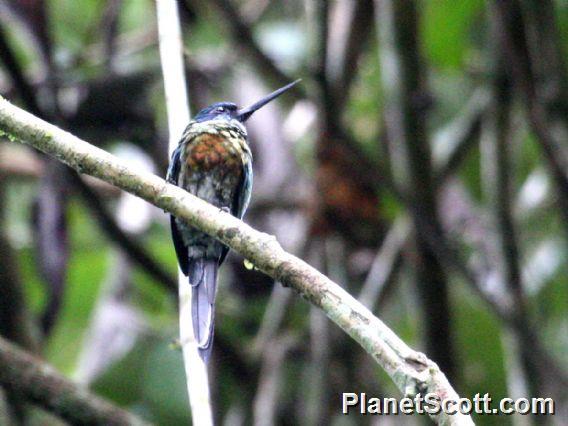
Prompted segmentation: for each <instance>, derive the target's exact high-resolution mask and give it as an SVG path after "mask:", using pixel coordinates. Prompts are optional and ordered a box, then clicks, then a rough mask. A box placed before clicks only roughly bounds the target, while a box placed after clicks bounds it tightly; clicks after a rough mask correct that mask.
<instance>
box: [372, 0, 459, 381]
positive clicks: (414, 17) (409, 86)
mask: <svg viewBox="0 0 568 426" xmlns="http://www.w3.org/2000/svg"><path fill="white" fill-rule="evenodd" d="M376 6H377V7H376V10H377V11H378V12H377V15H378V24H379V25H378V26H379V29H380V41H381V62H382V73H383V85H384V88H385V91H386V94H387V99H389V103H388V104H387V105H386V107H385V114H386V117H387V120H386V122H387V126H386V131H387V135H388V139H389V141H390V146H389V149H390V151H391V157H392V164H393V169H394V170H393V174H394V179H395V182H396V184H397V186H398V187H399V188H400V189H402V191H403V192H404V193H405V196H406V197H407V198H408V201H409V203H410V205H411V209H412V214H413V221H414V229H415V232H416V234H415V239H414V245H415V248H416V283H417V286H418V289H419V292H420V298H421V299H422V300H421V302H422V304H423V307H424V324H425V334H426V347H427V353H428V354H430V355H431V356H432V358H433V359H434V360H435V361H436V362H438V363H439V364H440V366H441V368H442V369H443V370H444V371H446V372H447V374H448V376H449V377H454V376H455V366H454V359H453V352H454V350H453V345H452V341H451V329H450V323H451V318H450V307H449V300H448V288H447V280H446V276H445V274H444V271H443V269H442V265H441V263H440V261H439V258H438V256H437V255H436V253H435V252H434V249H435V248H434V247H433V246H432V245H430V244H429V243H428V241H427V240H426V238H425V234H426V233H429V232H430V231H434V232H435V233H436V234H437V235H441V227H440V225H439V220H438V215H437V212H436V194H435V189H434V188H435V185H434V179H433V173H432V164H431V153H430V147H429V140H428V138H427V136H426V109H427V107H428V104H429V102H430V100H429V96H428V93H427V91H426V87H425V70H424V67H423V66H422V61H421V57H420V50H419V42H418V13H417V10H416V3H415V2H414V1H413V0H402V1H392V0H391V1H382V2H380V4H376ZM425 224H427V225H428V228H429V229H428V230H423V229H421V228H423V227H424V226H425Z"/></svg>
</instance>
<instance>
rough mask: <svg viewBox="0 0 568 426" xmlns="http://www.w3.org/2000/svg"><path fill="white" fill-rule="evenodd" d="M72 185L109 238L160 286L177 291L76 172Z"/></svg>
mask: <svg viewBox="0 0 568 426" xmlns="http://www.w3.org/2000/svg"><path fill="white" fill-rule="evenodd" d="M68 178H69V181H70V182H71V184H72V185H73V186H74V187H75V189H76V190H77V192H78V193H79V195H80V196H81V198H82V199H83V202H84V203H85V204H86V206H87V207H88V210H89V212H90V213H91V214H92V215H93V216H94V217H95V219H96V220H97V222H98V223H99V226H100V227H101V229H102V230H103V232H104V233H105V234H106V235H107V237H108V238H109V239H110V240H111V241H113V242H114V243H115V244H116V245H117V246H118V247H120V248H121V249H122V250H123V251H124V253H125V254H126V255H128V257H129V258H130V260H131V261H132V262H133V263H135V264H136V265H138V266H139V267H140V268H141V270H143V271H144V272H146V273H147V274H148V275H149V276H151V277H152V278H153V279H154V280H156V282H157V283H158V284H160V285H161V286H162V287H164V288H165V289H166V290H168V291H170V292H175V291H176V289H177V280H176V279H175V278H174V276H173V275H172V274H171V273H169V272H167V271H166V270H165V268H164V267H163V266H162V265H160V264H159V263H158V262H156V260H155V259H154V258H153V257H152V256H150V254H149V253H148V252H147V251H146V250H145V249H144V247H143V246H141V245H139V244H138V243H137V242H136V241H135V240H134V239H133V238H132V237H131V236H129V235H127V234H126V233H125V232H124V231H123V230H122V229H121V228H120V227H119V226H118V224H117V223H116V220H114V219H113V218H112V216H111V215H110V213H109V212H108V211H107V210H106V208H105V206H104V205H103V203H102V202H101V200H100V199H99V197H98V196H97V194H96V193H95V192H94V191H93V190H92V189H91V188H90V187H89V186H88V185H87V184H86V183H85V182H84V181H83V179H81V177H80V176H79V175H77V174H76V173H75V172H70V173H68Z"/></svg>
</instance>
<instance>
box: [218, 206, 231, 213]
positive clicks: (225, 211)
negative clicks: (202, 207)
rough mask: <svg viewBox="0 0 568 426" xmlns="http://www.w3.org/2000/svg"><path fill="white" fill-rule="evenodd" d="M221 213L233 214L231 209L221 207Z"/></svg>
mask: <svg viewBox="0 0 568 426" xmlns="http://www.w3.org/2000/svg"><path fill="white" fill-rule="evenodd" d="M219 211H221V212H224V213H231V209H230V208H229V207H219Z"/></svg>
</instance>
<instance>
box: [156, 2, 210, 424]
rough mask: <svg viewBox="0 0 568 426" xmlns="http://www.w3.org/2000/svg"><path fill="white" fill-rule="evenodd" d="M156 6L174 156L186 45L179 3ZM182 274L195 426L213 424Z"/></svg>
mask: <svg viewBox="0 0 568 426" xmlns="http://www.w3.org/2000/svg"><path fill="white" fill-rule="evenodd" d="M156 5H157V17H158V30H159V38H160V59H161V64H162V72H163V75H164V89H165V95H166V108H167V113H168V129H169V133H170V137H169V151H170V153H171V152H172V151H173V150H174V149H175V148H176V147H177V143H178V139H179V137H180V135H181V134H182V132H183V129H184V127H185V126H186V125H187V123H188V122H189V118H190V117H189V106H188V100H187V89H186V84H185V77H184V67H183V54H182V53H183V45H182V37H181V28H180V23H179V16H178V10H177V2H176V1H175V0H157V2H156ZM178 275H179V327H180V342H181V346H182V351H183V358H184V365H185V373H186V379H187V391H188V394H189V402H190V405H191V415H192V419H193V424H194V425H196V426H197V425H212V424H213V415H212V412H211V402H210V397H209V378H208V375H207V365H206V364H205V362H204V361H203V360H202V359H201V357H200V356H199V351H198V347H197V342H196V340H195V336H194V335H193V325H192V318H191V288H190V286H189V285H188V282H187V280H186V279H185V277H184V276H183V274H182V273H181V272H179V273H178Z"/></svg>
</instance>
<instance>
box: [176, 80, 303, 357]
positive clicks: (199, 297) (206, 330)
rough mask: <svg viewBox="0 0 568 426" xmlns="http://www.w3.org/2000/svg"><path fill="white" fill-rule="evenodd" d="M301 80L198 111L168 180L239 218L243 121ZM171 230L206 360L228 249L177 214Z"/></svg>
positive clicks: (244, 167) (244, 192)
mask: <svg viewBox="0 0 568 426" xmlns="http://www.w3.org/2000/svg"><path fill="white" fill-rule="evenodd" d="M298 81H299V80H297V81H295V82H293V83H290V84H288V85H287V86H284V87H282V88H280V89H278V90H276V91H275V92H272V93H271V94H270V95H268V96H266V97H264V98H263V99H261V100H260V101H258V102H256V103H255V104H253V105H251V106H249V107H247V108H243V109H238V108H237V106H236V105H235V104H233V103H230V102H220V103H216V104H213V105H211V106H209V107H207V108H205V109H203V110H201V111H199V113H198V114H197V115H196V116H195V117H194V118H193V120H192V121H191V122H190V123H189V125H188V126H187V128H186V129H185V131H184V132H183V135H182V138H181V140H180V142H179V145H178V147H177V148H176V149H175V151H174V152H173V154H172V158H171V162H170V166H169V168H168V175H167V178H166V179H167V180H168V182H170V183H173V184H174V185H177V186H179V187H181V188H183V189H185V190H186V191H188V192H190V193H192V194H193V195H196V196H197V197H199V198H201V199H203V200H205V201H207V202H209V203H211V204H213V205H214V206H217V207H219V208H220V209H222V210H225V211H227V212H229V213H231V214H232V215H233V216H236V217H238V218H239V219H241V218H242V217H243V215H244V213H245V211H246V209H247V206H248V203H249V200H250V196H251V191H252V155H251V151H250V148H249V146H248V142H247V131H246V129H245V126H244V123H245V122H246V121H247V120H248V119H249V118H250V116H251V115H252V114H253V113H254V112H255V111H257V110H258V109H260V108H262V107H263V106H264V105H266V104H267V103H269V102H270V101H272V100H274V99H275V98H277V97H278V96H280V95H281V94H282V93H284V92H286V91H287V90H288V89H290V88H291V87H292V86H294V85H295V84H296V83H298ZM171 228H172V237H173V241H174V246H175V250H176V254H177V259H178V262H179V266H180V268H181V270H182V272H183V273H184V274H185V275H186V276H187V277H188V280H189V285H190V286H191V288H192V306H191V312H192V321H193V332H194V335H195V339H196V340H197V342H198V345H199V351H200V355H201V357H202V358H203V359H204V360H205V361H208V359H209V355H210V354H211V348H212V343H213V332H214V321H215V294H216V291H217V271H218V268H219V266H220V265H221V263H223V260H224V259H225V256H226V255H227V252H228V250H229V249H228V248H227V247H226V246H225V245H223V244H222V243H220V242H219V241H217V240H215V239H214V238H212V237H210V236H209V235H207V234H205V233H203V232H201V231H198V230H196V229H195V228H193V227H192V226H190V225H188V224H186V223H185V222H183V221H181V220H178V219H176V218H175V217H173V216H172V217H171Z"/></svg>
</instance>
